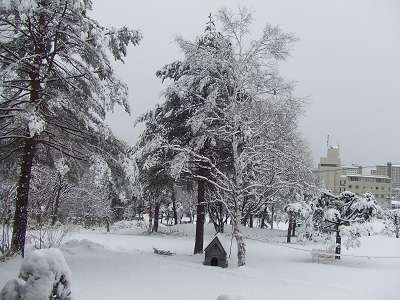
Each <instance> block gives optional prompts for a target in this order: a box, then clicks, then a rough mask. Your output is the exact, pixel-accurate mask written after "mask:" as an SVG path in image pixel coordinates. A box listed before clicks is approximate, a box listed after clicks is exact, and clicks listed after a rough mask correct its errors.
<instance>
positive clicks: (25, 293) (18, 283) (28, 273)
mask: <svg viewBox="0 0 400 300" xmlns="http://www.w3.org/2000/svg"><path fill="white" fill-rule="evenodd" d="M46 299H59V300H71V272H70V270H69V267H68V265H67V263H66V261H65V259H64V256H63V254H62V253H61V251H60V250H59V249H55V248H50V249H41V250H36V251H33V252H32V253H30V254H29V255H28V256H26V257H25V259H24V260H23V262H22V265H21V268H20V272H19V278H18V279H14V280H10V281H9V282H7V284H6V285H5V286H4V287H3V289H2V290H1V292H0V300H46Z"/></svg>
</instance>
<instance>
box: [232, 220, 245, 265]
mask: <svg viewBox="0 0 400 300" xmlns="http://www.w3.org/2000/svg"><path fill="white" fill-rule="evenodd" d="M240 219H241V218H240V216H238V215H236V216H234V217H233V236H234V237H235V239H236V243H237V257H238V267H241V266H244V265H245V264H246V244H245V242H244V239H243V235H242V233H241V232H240Z"/></svg>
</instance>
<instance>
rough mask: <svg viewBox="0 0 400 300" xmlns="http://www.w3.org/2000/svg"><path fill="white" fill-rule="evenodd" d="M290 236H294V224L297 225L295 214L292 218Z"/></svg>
mask: <svg viewBox="0 0 400 300" xmlns="http://www.w3.org/2000/svg"><path fill="white" fill-rule="evenodd" d="M292 222H293V223H292V236H296V226H297V220H296V216H294V217H293V218H292Z"/></svg>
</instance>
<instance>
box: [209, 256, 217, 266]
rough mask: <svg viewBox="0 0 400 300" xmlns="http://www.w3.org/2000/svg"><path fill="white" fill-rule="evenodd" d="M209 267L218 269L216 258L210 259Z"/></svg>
mask: <svg viewBox="0 0 400 300" xmlns="http://www.w3.org/2000/svg"><path fill="white" fill-rule="evenodd" d="M211 266H213V267H218V258H216V257H213V258H212V259H211Z"/></svg>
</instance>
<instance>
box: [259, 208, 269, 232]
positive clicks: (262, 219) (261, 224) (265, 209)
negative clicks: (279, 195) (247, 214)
mask: <svg viewBox="0 0 400 300" xmlns="http://www.w3.org/2000/svg"><path fill="white" fill-rule="evenodd" d="M266 216H267V207H265V208H264V209H263V211H262V215H261V222H260V227H261V229H263V228H265V227H266V224H265V218H266Z"/></svg>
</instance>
